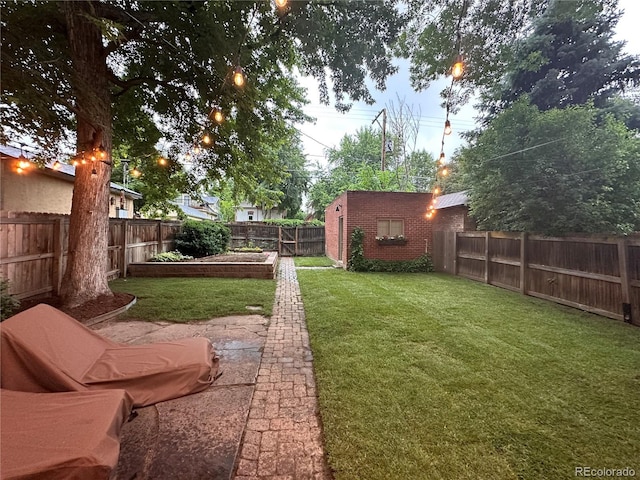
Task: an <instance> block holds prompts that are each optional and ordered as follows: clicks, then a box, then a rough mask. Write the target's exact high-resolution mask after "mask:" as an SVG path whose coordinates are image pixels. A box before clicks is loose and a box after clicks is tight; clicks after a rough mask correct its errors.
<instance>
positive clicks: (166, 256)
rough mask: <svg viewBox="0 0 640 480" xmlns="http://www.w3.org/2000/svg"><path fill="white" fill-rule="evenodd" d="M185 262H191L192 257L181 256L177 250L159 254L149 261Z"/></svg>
mask: <svg viewBox="0 0 640 480" xmlns="http://www.w3.org/2000/svg"><path fill="white" fill-rule="evenodd" d="M185 260H193V257H192V256H191V255H183V254H181V253H180V252H179V251H178V250H173V251H172V252H163V253H159V254H157V255H154V256H153V257H151V258H150V259H149V261H150V262H184V261H185Z"/></svg>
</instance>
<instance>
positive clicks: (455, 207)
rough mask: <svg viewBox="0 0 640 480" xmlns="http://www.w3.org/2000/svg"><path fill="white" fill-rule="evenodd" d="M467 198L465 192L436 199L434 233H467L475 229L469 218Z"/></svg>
mask: <svg viewBox="0 0 640 480" xmlns="http://www.w3.org/2000/svg"><path fill="white" fill-rule="evenodd" d="M468 205H469V197H468V196H467V192H466V191H462V192H456V193H449V194H447V195H441V196H439V197H438V200H437V203H436V206H435V210H436V214H435V216H434V217H433V220H432V221H433V230H434V231H449V232H468V231H471V230H475V229H476V222H475V221H474V220H473V218H471V217H470V216H469V207H468Z"/></svg>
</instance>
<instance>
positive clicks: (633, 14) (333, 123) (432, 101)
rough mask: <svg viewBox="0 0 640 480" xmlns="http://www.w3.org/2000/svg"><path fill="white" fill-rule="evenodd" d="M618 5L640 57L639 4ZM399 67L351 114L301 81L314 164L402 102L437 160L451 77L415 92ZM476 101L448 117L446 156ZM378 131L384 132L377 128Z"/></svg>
mask: <svg viewBox="0 0 640 480" xmlns="http://www.w3.org/2000/svg"><path fill="white" fill-rule="evenodd" d="M618 6H619V8H620V9H622V10H624V14H623V16H622V18H621V19H620V21H619V22H618V26H617V28H616V40H624V41H626V42H627V44H626V46H625V49H624V50H625V51H626V52H627V53H630V54H638V55H640V35H638V34H637V31H634V30H635V29H636V28H637V22H638V20H639V19H640V2H639V1H638V0H619V1H618ZM394 64H395V65H397V66H398V67H399V71H398V73H396V74H395V75H393V76H391V77H390V78H389V79H388V80H387V88H386V90H385V91H384V92H380V91H378V90H374V91H372V94H373V97H374V98H375V100H376V103H375V104H373V105H367V104H365V103H363V102H356V103H355V104H354V106H353V107H352V108H351V110H350V111H349V112H348V113H340V112H338V111H337V110H335V108H334V107H333V106H325V105H322V104H320V100H319V94H318V86H317V85H318V84H317V83H316V82H315V80H313V79H312V78H308V77H304V78H301V80H300V83H301V84H302V86H304V87H306V88H307V90H308V99H309V100H310V102H311V103H310V104H309V105H308V106H307V107H305V112H306V113H307V114H308V115H310V116H311V117H314V118H315V119H316V121H315V122H313V123H305V124H303V125H299V126H298V129H299V130H300V132H301V133H302V142H303V148H304V152H305V154H306V156H307V162H308V164H309V165H315V164H317V163H320V164H322V165H326V160H325V151H326V150H327V149H329V148H337V147H338V146H339V143H340V140H341V139H342V138H343V137H344V136H345V135H353V134H355V133H356V131H357V130H358V129H360V128H362V127H367V126H370V125H371V123H372V122H373V120H374V119H375V117H376V116H377V115H378V113H379V112H380V111H381V110H382V109H383V108H385V106H386V107H388V106H389V105H390V103H391V102H393V104H395V105H396V106H397V105H398V99H400V100H403V101H404V103H405V104H406V105H407V106H408V107H411V109H412V111H413V112H414V113H417V112H420V131H419V133H418V139H417V142H416V147H417V148H420V149H425V150H426V151H428V152H430V153H431V154H432V155H433V156H434V158H438V155H439V153H440V146H441V141H442V131H443V128H444V121H445V113H446V112H445V110H444V108H442V106H441V102H442V99H441V98H440V91H441V90H442V89H443V87H445V86H447V85H449V83H450V77H449V78H443V79H441V80H439V81H437V82H434V83H433V84H432V85H431V86H430V87H429V88H428V89H427V90H424V91H422V92H414V91H413V89H412V88H411V84H410V81H409V63H408V62H407V61H406V60H396V61H395V62H394ZM472 103H473V101H471V102H470V103H469V104H467V105H466V106H465V107H463V108H462V109H461V110H460V112H459V113H458V114H456V115H449V120H450V121H451V126H452V128H453V133H452V134H451V135H449V136H447V137H446V138H445V146H444V151H445V154H446V155H447V157H450V156H451V155H452V154H453V153H454V151H455V149H456V148H457V147H459V146H462V145H464V141H463V140H462V138H461V137H460V136H459V133H460V132H461V131H465V130H471V129H473V128H475V126H476V124H475V120H474V117H475V116H476V112H475V110H474V108H473V106H472ZM376 127H377V128H380V127H379V126H377V124H376Z"/></svg>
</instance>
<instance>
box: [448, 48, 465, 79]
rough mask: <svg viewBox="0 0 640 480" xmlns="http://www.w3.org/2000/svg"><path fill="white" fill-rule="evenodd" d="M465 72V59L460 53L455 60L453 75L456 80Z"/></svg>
mask: <svg viewBox="0 0 640 480" xmlns="http://www.w3.org/2000/svg"><path fill="white" fill-rule="evenodd" d="M463 73H464V60H463V58H462V55H460V54H458V55H457V56H456V59H455V61H454V62H453V67H451V76H452V77H453V78H454V80H460V78H461V77H462V74H463Z"/></svg>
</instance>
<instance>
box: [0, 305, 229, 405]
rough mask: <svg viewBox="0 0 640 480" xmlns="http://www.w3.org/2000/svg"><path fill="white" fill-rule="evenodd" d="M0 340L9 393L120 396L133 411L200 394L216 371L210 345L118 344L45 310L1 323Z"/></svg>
mask: <svg viewBox="0 0 640 480" xmlns="http://www.w3.org/2000/svg"><path fill="white" fill-rule="evenodd" d="M0 334H1V344H0V355H1V361H2V363H1V368H0V374H1V375H0V382H1V384H2V388H4V389H8V390H17V391H23V392H65V391H84V390H96V389H100V390H102V389H107V388H119V389H124V390H126V391H127V393H128V394H129V395H131V398H132V399H133V403H134V406H146V405H151V404H154V403H156V402H160V401H164V400H169V399H172V398H177V397H181V396H183V395H187V394H190V393H194V392H199V391H202V390H204V389H206V388H207V387H208V386H209V385H210V384H211V382H212V380H213V379H214V378H215V376H216V373H217V370H218V359H217V357H216V355H215V352H214V350H213V346H212V345H211V342H210V341H209V340H208V339H206V338H203V337H194V338H186V339H181V340H176V341H171V342H162V343H153V344H148V345H126V344H119V343H115V342H112V341H111V340H109V339H106V338H104V337H101V336H100V335H98V334H96V333H95V332H94V331H92V330H90V329H88V328H87V327H85V326H84V325H82V324H80V323H79V322H78V321H77V320H75V319H74V318H72V317H70V316H69V315H66V314H65V313H63V312H61V311H60V310H58V309H56V308H54V307H51V306H50V305H45V304H40V305H37V306H35V307H33V308H30V309H28V310H25V311H24V312H21V313H19V314H17V315H15V316H13V317H11V318H9V319H7V320H5V321H4V322H2V323H0Z"/></svg>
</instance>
